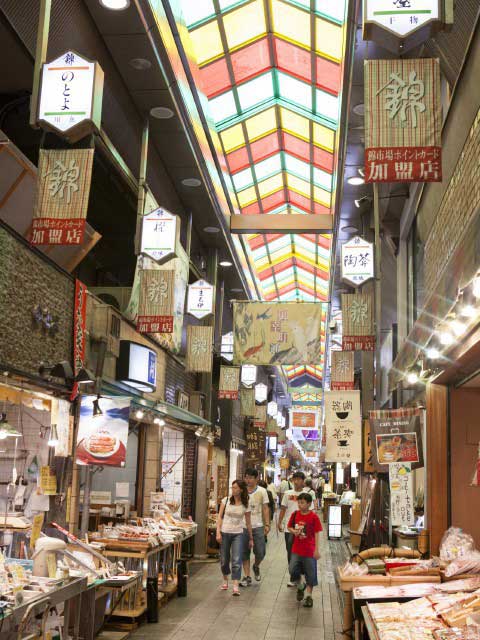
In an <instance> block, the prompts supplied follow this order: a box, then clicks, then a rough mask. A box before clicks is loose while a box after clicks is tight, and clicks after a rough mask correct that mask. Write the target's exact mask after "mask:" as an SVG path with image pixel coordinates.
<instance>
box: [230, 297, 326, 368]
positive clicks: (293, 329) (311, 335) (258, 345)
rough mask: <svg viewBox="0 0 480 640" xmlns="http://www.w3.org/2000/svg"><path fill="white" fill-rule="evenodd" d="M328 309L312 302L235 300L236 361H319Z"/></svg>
mask: <svg viewBox="0 0 480 640" xmlns="http://www.w3.org/2000/svg"><path fill="white" fill-rule="evenodd" d="M324 338H325V311H324V308H323V305H322V304H319V303H313V302H312V303H310V302H270V303H268V302H234V303H233V363H234V364H256V365H273V364H282V365H288V364H292V365H293V364H317V363H318V362H321V360H322V357H323V351H324Z"/></svg>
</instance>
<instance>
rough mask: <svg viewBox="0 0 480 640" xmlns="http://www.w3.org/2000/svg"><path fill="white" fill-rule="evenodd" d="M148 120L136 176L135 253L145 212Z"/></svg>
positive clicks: (138, 245) (144, 127)
mask: <svg viewBox="0 0 480 640" xmlns="http://www.w3.org/2000/svg"><path fill="white" fill-rule="evenodd" d="M149 129H150V125H149V120H148V117H147V119H146V120H145V124H144V125H143V133H142V148H141V151H140V170H139V176H138V200H137V228H136V231H135V254H136V255H138V254H139V253H140V246H141V244H140V243H141V238H142V218H143V215H144V213H145V193H146V190H147V162H148V136H149Z"/></svg>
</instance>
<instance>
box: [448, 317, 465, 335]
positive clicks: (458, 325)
mask: <svg viewBox="0 0 480 640" xmlns="http://www.w3.org/2000/svg"><path fill="white" fill-rule="evenodd" d="M450 327H451V329H452V331H453V333H454V334H455V335H456V336H457V337H458V336H461V335H462V333H465V330H466V328H467V327H466V325H464V324H463V322H460V321H459V320H452V321H451V322H450Z"/></svg>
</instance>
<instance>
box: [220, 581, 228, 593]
mask: <svg viewBox="0 0 480 640" xmlns="http://www.w3.org/2000/svg"><path fill="white" fill-rule="evenodd" d="M220 591H228V582H224V583H223V584H222V585H220Z"/></svg>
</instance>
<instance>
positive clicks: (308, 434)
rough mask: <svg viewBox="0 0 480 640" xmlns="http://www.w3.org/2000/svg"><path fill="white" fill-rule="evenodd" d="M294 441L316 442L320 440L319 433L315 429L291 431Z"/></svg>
mask: <svg viewBox="0 0 480 640" xmlns="http://www.w3.org/2000/svg"><path fill="white" fill-rule="evenodd" d="M292 435H293V437H294V438H295V440H299V441H300V440H307V441H317V440H318V439H319V438H320V431H318V430H317V429H298V428H294V429H292Z"/></svg>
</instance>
